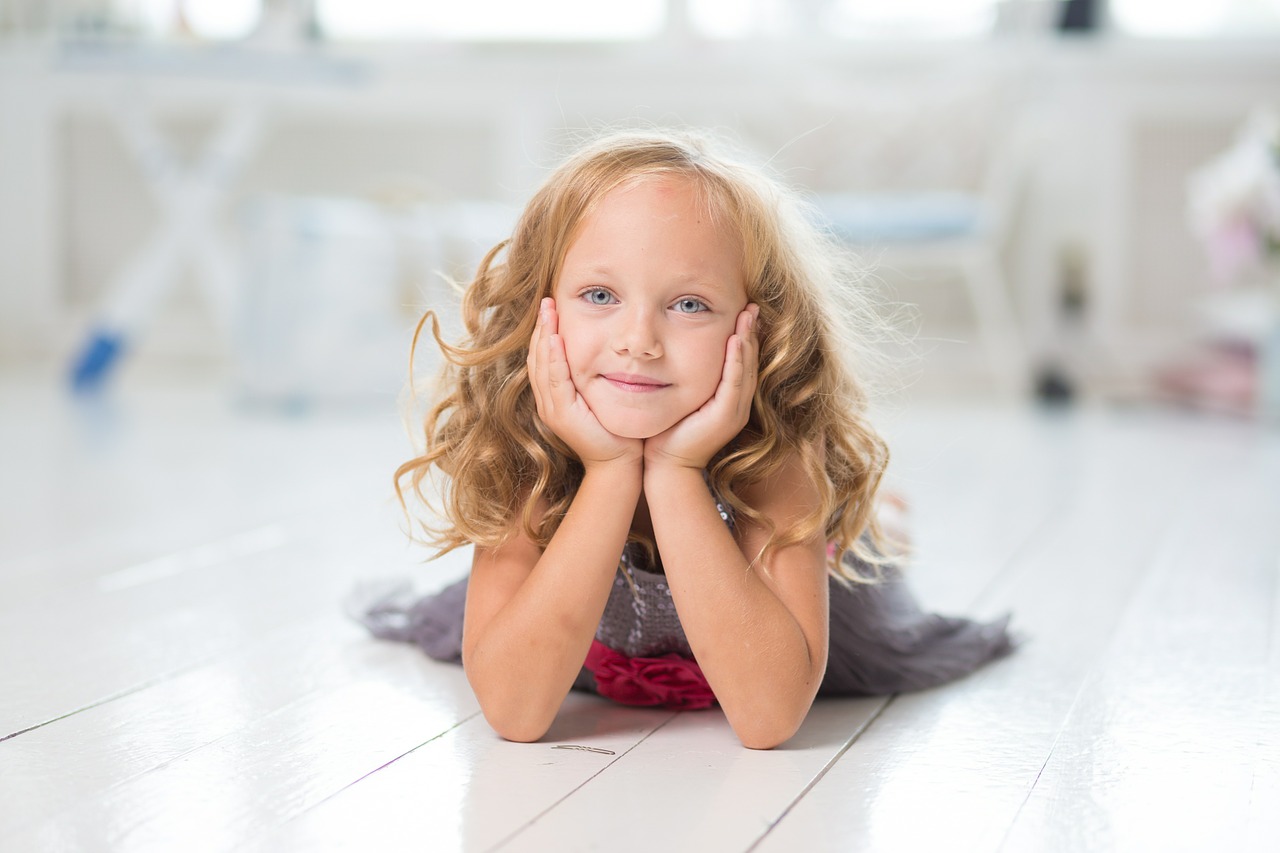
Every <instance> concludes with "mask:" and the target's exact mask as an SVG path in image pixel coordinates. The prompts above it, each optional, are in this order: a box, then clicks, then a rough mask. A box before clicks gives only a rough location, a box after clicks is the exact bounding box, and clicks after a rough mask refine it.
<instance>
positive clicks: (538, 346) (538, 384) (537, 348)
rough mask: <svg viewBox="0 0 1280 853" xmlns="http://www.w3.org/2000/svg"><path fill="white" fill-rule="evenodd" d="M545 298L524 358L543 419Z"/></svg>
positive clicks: (545, 342)
mask: <svg viewBox="0 0 1280 853" xmlns="http://www.w3.org/2000/svg"><path fill="white" fill-rule="evenodd" d="M546 302H547V300H545V299H544V300H543V301H542V305H541V306H540V307H539V310H538V322H537V323H536V324H535V326H534V329H533V336H532V338H531V339H530V341H529V355H528V358H527V359H526V362H525V363H526V366H527V369H528V371H529V386H530V387H531V388H532V389H533V399H534V403H535V405H536V406H537V408H538V415H539V416H540V417H542V419H543V420H544V421H545V420H546V419H547V415H548V414H549V413H548V411H547V405H548V400H547V390H546V389H547V358H548V355H547V353H548V347H549V341H548V335H547V316H546V310H545V306H546Z"/></svg>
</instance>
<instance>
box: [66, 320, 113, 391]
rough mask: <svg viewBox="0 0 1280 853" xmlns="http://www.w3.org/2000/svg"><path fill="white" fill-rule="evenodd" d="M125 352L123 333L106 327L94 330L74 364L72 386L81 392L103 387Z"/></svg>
mask: <svg viewBox="0 0 1280 853" xmlns="http://www.w3.org/2000/svg"><path fill="white" fill-rule="evenodd" d="M123 352H124V337H123V336H122V335H120V334H117V333H113V332H109V331H107V330H105V329H96V330H94V332H93V334H92V335H90V336H89V340H88V341H86V342H85V345H84V348H83V349H82V350H81V351H80V355H79V356H77V358H76V361H75V364H74V365H72V368H71V387H72V388H73V389H74V390H75V391H76V392H77V393H81V394H88V393H91V392H93V391H96V390H97V389H99V388H101V387H102V385H103V383H104V382H105V381H106V378H107V375H108V374H109V373H110V372H111V369H112V368H113V367H114V366H115V364H116V362H117V361H119V359H120V355H121V353H123Z"/></svg>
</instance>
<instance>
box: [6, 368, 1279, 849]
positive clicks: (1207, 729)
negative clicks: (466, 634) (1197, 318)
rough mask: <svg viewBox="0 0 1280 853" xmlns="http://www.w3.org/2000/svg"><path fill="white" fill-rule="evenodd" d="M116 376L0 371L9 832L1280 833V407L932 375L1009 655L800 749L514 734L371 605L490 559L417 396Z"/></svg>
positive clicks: (1031, 843)
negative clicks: (354, 607)
mask: <svg viewBox="0 0 1280 853" xmlns="http://www.w3.org/2000/svg"><path fill="white" fill-rule="evenodd" d="M122 391H124V393H122V394H120V395H119V396H118V397H117V398H116V399H114V400H111V401H103V402H101V403H99V404H97V405H85V404H76V403H73V402H72V401H70V400H68V399H66V398H65V397H63V396H62V395H61V394H60V393H58V391H57V389H56V388H53V387H52V386H51V385H50V384H49V383H47V382H46V381H44V380H43V379H42V378H41V377H38V376H21V375H8V376H5V377H3V378H0V738H3V739H2V740H0V850H5V851H23V852H24V853H25V851H45V850H76V851H80V850H91V851H92V850H113V851H114V850H183V851H189V850H228V851H231V850H234V851H242V850H248V851H253V850H260V851H281V850H307V851H309V850H328V849H355V850H380V851H381V850H400V849H404V850H430V851H437V850H438V851H448V850H454V849H459V850H489V849H495V848H500V849H503V850H510V851H543V850H549V851H560V850H590V849H596V850H646V851H656V850H690V851H699V853H703V851H720V850H729V851H737V850H748V849H754V850H761V851H795V850H887V851H900V850H915V849H925V850H952V849H964V850H1008V851H1025V850H1064V851H1092V850H1126V851H1127V850H1138V851H1146V850H1152V851H1166V850H1229V851H1237V850H1267V851H1272V850H1276V849H1280V746H1278V741H1280V584H1278V581H1280V556H1278V555H1280V432H1275V431H1273V432H1270V433H1268V432H1266V431H1263V430H1260V429H1258V428H1256V427H1254V426H1251V425H1249V424H1243V423H1238V422H1227V421H1221V420H1212V419H1204V418H1196V417H1189V416H1178V415H1173V414H1170V413H1159V412H1149V411H1148V412H1144V411H1127V412H1124V411H1104V410H1087V411H1080V412H1074V413H1071V414H1058V415H1047V414H1044V413H1037V412H1035V411H1032V410H1023V409H1016V408H992V407H980V406H969V407H963V406H956V405H933V406H925V405H921V404H912V405H907V406H905V407H904V408H903V409H901V410H900V411H897V412H895V413H893V414H892V416H891V417H890V418H888V419H887V421H886V423H885V425H886V428H887V431H888V432H889V434H890V436H891V438H892V440H893V442H894V447H895V450H896V451H897V457H896V462H895V466H896V469H895V470H896V478H895V479H896V484H897V486H898V488H899V489H900V490H901V491H902V492H903V493H905V494H906V496H907V497H908V498H909V499H910V501H911V503H912V504H913V507H914V516H915V529H916V535H917V538H918V541H919V547H920V560H919V566H918V567H917V569H916V572H915V582H916V585H917V588H918V589H919V591H920V592H921V594H922V597H924V598H925V599H926V601H928V602H929V603H931V604H932V605H934V606H935V607H937V608H940V609H944V610H949V611H964V612H970V613H974V614H978V615H983V616H988V615H994V614H997V613H999V612H1002V611H1005V610H1007V609H1011V610H1013V611H1014V612H1015V614H1016V625H1017V627H1018V628H1019V630H1020V631H1021V632H1022V633H1024V634H1025V635H1026V637H1027V641H1026V643H1025V645H1024V646H1023V648H1022V649H1021V650H1020V651H1019V652H1018V653H1017V654H1016V655H1015V656H1014V657H1012V658H1010V659H1007V660H1005V661H1003V662H1000V663H998V664H996V665H994V666H992V667H990V668H988V669H986V670H984V671H982V672H980V673H979V674H977V675H975V676H973V677H971V678H969V679H967V680H965V681H963V682H960V683H957V684H954V685H951V686H948V687H945V688H942V689H938V690H934V691H930V692H927V693H923V694H917V695H908V696H899V697H896V698H891V699H866V700H842V701H820V702H819V703H818V704H817V705H816V706H815V708H814V710H813V712H812V714H811V716H810V718H809V720H808V721H807V723H806V724H805V726H804V728H803V729H802V731H801V732H800V734H799V735H797V736H796V738H795V739H794V740H793V741H792V742H790V743H789V744H787V745H786V746H785V747H784V748H781V749H777V750H775V751H772V752H751V751H748V750H745V749H743V748H741V747H740V746H738V745H737V743H736V742H735V740H734V738H733V736H732V734H731V733H730V731H729V729H728V727H727V726H726V724H725V722H724V719H723V717H722V716H721V715H720V714H719V713H718V712H717V711H704V712H696V713H686V714H672V713H668V712H660V711H647V710H635V709H627V708H622V707H617V706H614V705H611V704H609V703H607V702H604V701H602V700H599V699H596V698H594V697H589V696H581V695H574V696H571V697H570V699H569V701H568V702H567V703H566V705H565V709H564V711H563V713H562V715H561V718H560V720H559V722H558V723H557V725H556V727H555V729H554V730H553V732H552V733H551V734H550V735H549V736H548V737H547V738H546V739H545V741H543V742H541V743H537V744H531V745H521V744H511V743H504V742H503V741H501V740H499V739H498V738H497V737H496V736H495V735H494V734H493V733H492V732H491V731H490V730H489V729H488V728H487V727H486V725H485V723H484V720H483V719H482V718H481V717H480V716H479V715H478V713H477V708H476V704H475V701H474V699H473V698H472V696H471V695H470V692H469V691H468V689H467V686H466V683H465V681H464V679H463V676H462V673H461V671H460V670H459V669H457V668H454V667H450V666H445V665H440V664H436V663H433V662H431V661H428V660H426V659H425V658H424V657H422V656H421V655H419V654H418V653H417V652H415V651H414V650H412V649H410V648H405V647H400V646H397V645H393V644H386V643H380V642H377V641H374V640H371V639H368V638H366V637H365V636H364V635H363V633H362V632H361V630H359V629H357V628H356V627H355V626H353V625H352V624H350V623H348V622H347V621H346V619H345V617H344V616H343V614H342V610H341V600H342V598H343V596H344V594H345V593H346V592H347V591H348V590H349V589H350V588H351V587H352V585H353V584H354V583H355V582H356V581H357V580H359V579H364V578H376V577H384V576H394V575H402V574H407V573H413V574H415V575H416V577H417V578H418V581H419V585H420V586H422V587H423V588H429V587H432V586H438V585H441V584H443V583H444V582H445V580H447V579H450V578H452V577H454V576H456V575H457V574H458V573H459V571H460V570H461V569H462V568H463V567H464V564H463V563H462V562H460V561H458V560H453V561H450V562H448V563H447V564H445V565H437V564H431V565H426V566H423V565H420V563H419V560H420V557H421V556H422V554H421V552H419V551H415V550H413V549H410V548H408V547H406V545H405V540H404V538H403V536H402V534H401V532H400V529H399V522H398V519H397V513H396V510H395V508H394V506H393V505H392V502H391V501H390V499H389V495H390V490H389V482H390V479H389V478H390V471H391V469H392V467H393V466H394V465H395V464H396V463H397V462H398V461H400V458H401V457H402V456H403V455H404V453H405V451H406V448H407V443H406V441H405V440H404V439H403V437H402V434H401V432H400V428H399V424H398V421H397V420H396V417H395V415H394V413H393V412H392V411H390V410H388V411H385V412H365V413H363V414H351V413H348V414H339V415H327V416H323V417H308V416H292V417H289V416H263V415H256V416H255V415H249V414H245V413H237V412H236V411H235V410H234V408H233V407H231V406H230V405H229V404H228V401H227V398H226V396H225V395H222V394H219V393H216V392H213V391H210V390H202V389H199V388H196V389H192V388H183V387H180V386H178V385H176V384H170V385H168V386H160V385H157V386H155V387H151V388H139V387H133V388H125V389H122ZM574 747H583V748H574Z"/></svg>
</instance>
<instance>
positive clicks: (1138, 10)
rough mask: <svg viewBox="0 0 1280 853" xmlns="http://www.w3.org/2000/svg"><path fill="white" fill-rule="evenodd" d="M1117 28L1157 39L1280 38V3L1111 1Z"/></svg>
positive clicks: (1275, 0)
mask: <svg viewBox="0 0 1280 853" xmlns="http://www.w3.org/2000/svg"><path fill="white" fill-rule="evenodd" d="M1109 2H1110V11H1109V17H1110V20H1111V26H1112V28H1113V29H1115V30H1117V31H1119V32H1122V33H1126V34H1129V35H1134V36H1144V37H1153V38H1214V37H1217V36H1227V37H1231V36H1250V35H1252V36H1259V35H1261V36H1271V37H1274V36H1276V35H1280V0H1178V2H1176V3H1174V2H1169V0H1109Z"/></svg>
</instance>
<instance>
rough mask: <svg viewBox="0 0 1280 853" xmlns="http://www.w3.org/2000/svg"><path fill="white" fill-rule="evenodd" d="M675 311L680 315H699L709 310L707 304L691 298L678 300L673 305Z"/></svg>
mask: <svg viewBox="0 0 1280 853" xmlns="http://www.w3.org/2000/svg"><path fill="white" fill-rule="evenodd" d="M675 309H676V310H677V311H679V312H680V313H681V314H700V313H702V312H703V311H708V310H710V309H709V308H707V303H705V302H703V301H702V300H701V299H694V298H693V297H691V296H690V297H685V298H684V299H680V300H678V301H677V302H676V304H675Z"/></svg>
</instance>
